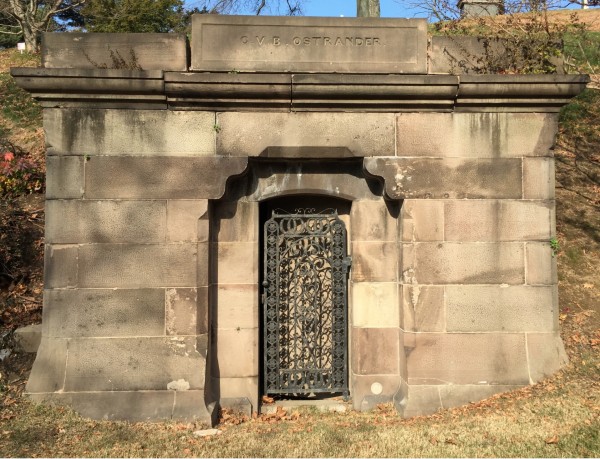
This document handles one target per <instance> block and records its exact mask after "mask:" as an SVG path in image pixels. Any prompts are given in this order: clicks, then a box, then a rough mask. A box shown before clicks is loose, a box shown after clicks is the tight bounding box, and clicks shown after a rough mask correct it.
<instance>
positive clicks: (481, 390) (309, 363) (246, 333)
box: [12, 15, 587, 422]
mask: <svg viewBox="0 0 600 459" xmlns="http://www.w3.org/2000/svg"><path fill="white" fill-rule="evenodd" d="M435 40H436V39H434V40H433V41H432V40H431V39H428V37H427V34H426V22H425V21H424V20H417V19H415V20H406V19H345V18H274V17H243V16H240V17H229V16H212V15H198V16H195V17H194V19H193V30H192V38H191V43H189V44H188V43H187V42H186V38H185V36H183V35H170V34H165V35H159V34H148V35H137V34H131V35H118V34H114V35H113V34H106V35H103V34H46V35H45V37H44V47H43V68H36V69H31V68H21V69H19V68H17V69H13V70H12V74H13V76H14V77H15V78H16V79H17V82H18V84H19V85H20V86H22V87H23V88H25V89H27V90H28V91H30V92H31V93H32V94H33V95H34V96H35V97H36V99H37V100H39V101H40V103H41V104H42V106H43V107H44V128H45V131H46V139H47V148H48V161H47V171H48V172H47V173H48V181H47V196H46V198H47V201H46V216H47V217H46V218H47V220H46V221H47V226H46V255H45V257H46V261H45V263H46V267H45V293H44V314H43V335H42V343H41V346H40V348H39V352H38V355H37V358H36V361H35V364H34V367H33V370H32V373H31V377H30V380H29V383H28V385H27V392H28V393H29V395H30V396H31V397H32V398H33V399H34V400H37V401H52V402H55V403H59V404H65V405H69V406H72V407H74V408H75V409H76V410H77V411H79V412H80V413H82V414H83V415H85V416H90V417H94V418H108V419H130V420H144V419H168V418H175V419H194V418H195V419H199V420H203V421H207V422H210V421H211V420H212V421H214V418H215V415H216V413H217V412H218V407H220V406H221V407H236V408H237V409H241V410H246V411H250V410H252V411H260V410H261V400H262V396H263V395H268V396H269V397H272V398H275V399H276V400H287V399H292V400H328V399H331V398H335V397H338V398H340V399H341V398H345V399H346V400H348V401H349V402H350V403H352V405H353V406H354V408H355V409H359V410H367V409H370V408H372V407H373V406H375V405H376V404H378V403H385V402H393V403H394V405H395V406H396V408H397V409H398V411H399V412H400V413H401V414H402V415H403V416H413V415H418V414H427V413H432V412H434V411H436V410H438V409H441V408H447V407H451V406H456V405H460V404H464V403H467V402H469V401H476V400H479V399H482V398H485V397H488V396H490V395H491V394H494V393H497V392H502V391H508V390H511V389H514V388H517V387H520V386H523V385H527V384H530V383H533V382H536V381H539V380H540V379H542V378H544V377H545V376H547V375H550V374H552V373H553V372H554V371H556V370H557V369H558V368H559V367H560V366H561V364H562V363H563V362H564V361H565V358H566V357H565V353H564V349H563V346H562V343H561V340H560V337H559V334H558V319H557V318H558V306H557V288H556V283H557V279H556V263H555V260H554V258H553V256H552V251H551V247H550V243H549V242H550V240H551V238H553V237H554V234H555V233H554V231H555V214H554V159H553V157H552V148H553V142H554V136H555V133H556V130H557V112H558V110H559V109H560V107H561V106H563V105H564V104H566V103H567V102H568V100H569V98H571V97H573V96H575V95H577V94H578V93H579V92H580V91H581V90H582V89H583V88H584V87H585V84H586V82H587V77H582V76H572V75H470V74H461V75H452V74H450V73H449V70H448V68H447V67H444V65H442V64H440V62H443V61H444V59H443V56H441V55H440V53H441V52H442V51H440V49H441V48H440V43H439V42H436V41H435Z"/></svg>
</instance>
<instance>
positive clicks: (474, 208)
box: [444, 200, 554, 242]
mask: <svg viewBox="0 0 600 459" xmlns="http://www.w3.org/2000/svg"><path fill="white" fill-rule="evenodd" d="M553 206H554V204H553V203H552V202H547V201H546V202H540V201H511V200H461V201H459V200H456V201H448V202H446V203H445V206H444V207H445V211H444V217H445V222H444V237H445V239H446V240H447V241H465V242H467V241H490V242H494V241H526V240H544V241H547V240H549V239H550V233H551V229H550V228H551V226H550V223H551V221H550V214H551V210H552V208H553Z"/></svg>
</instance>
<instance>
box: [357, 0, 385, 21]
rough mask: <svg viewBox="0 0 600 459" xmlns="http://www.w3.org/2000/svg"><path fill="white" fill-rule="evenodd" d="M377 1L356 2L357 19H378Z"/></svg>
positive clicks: (359, 0) (364, 0)
mask: <svg viewBox="0 0 600 459" xmlns="http://www.w3.org/2000/svg"><path fill="white" fill-rule="evenodd" d="M380 15H381V13H380V11H379V0H356V16H358V17H359V18H361V17H362V18H365V17H366V18H378V17H379V16H380Z"/></svg>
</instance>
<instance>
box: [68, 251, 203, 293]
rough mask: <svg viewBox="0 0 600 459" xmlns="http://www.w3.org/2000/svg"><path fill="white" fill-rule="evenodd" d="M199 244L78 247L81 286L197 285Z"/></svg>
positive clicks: (145, 286)
mask: <svg viewBox="0 0 600 459" xmlns="http://www.w3.org/2000/svg"><path fill="white" fill-rule="evenodd" d="M197 251H198V245H197V244H191V243H181V244H162V245H157V244H145V245H142V244H89V245H82V246H80V247H79V287H88V288H103V287H106V288H115V287H116V288H148V287H193V286H195V285H197V278H196V254H197Z"/></svg>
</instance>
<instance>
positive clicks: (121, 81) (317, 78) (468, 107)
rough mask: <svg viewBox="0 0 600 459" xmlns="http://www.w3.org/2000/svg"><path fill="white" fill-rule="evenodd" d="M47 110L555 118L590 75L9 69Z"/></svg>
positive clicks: (583, 86) (19, 82)
mask: <svg viewBox="0 0 600 459" xmlns="http://www.w3.org/2000/svg"><path fill="white" fill-rule="evenodd" d="M11 75H13V77H14V78H15V79H16V80H17V82H18V84H19V85H20V86H21V87H23V88H24V89H26V90H28V91H29V92H31V93H32V95H33V96H34V97H35V98H36V99H38V100H39V101H40V102H41V104H42V106H44V107H48V108H50V107H64V108H67V107H96V108H130V109H150V108H152V109H161V108H162V109H164V108H169V109H172V110H201V111H207V110H217V111H248V110H251V111H263V110H267V111H286V112H288V111H358V112H378V111H393V112H402V111H478V112H482V111H483V112H485V111H499V112H500V111H508V112H556V111H558V110H560V107H562V106H563V105H565V104H566V103H567V102H568V100H569V99H570V98H572V97H574V96H575V95H577V94H579V92H581V91H582V90H583V89H584V88H585V86H586V84H587V83H588V82H589V81H590V80H589V77H588V76H587V75H463V76H450V75H329V74H310V75H308V74H304V75H296V74H289V73H278V74H277V73H268V74H257V73H234V74H228V73H175V72H161V71H159V70H154V71H135V70H103V69H96V70H75V69H35V68H33V69H32V68H13V69H11Z"/></svg>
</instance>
